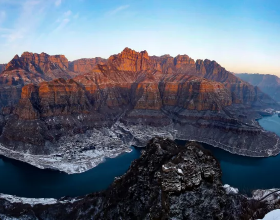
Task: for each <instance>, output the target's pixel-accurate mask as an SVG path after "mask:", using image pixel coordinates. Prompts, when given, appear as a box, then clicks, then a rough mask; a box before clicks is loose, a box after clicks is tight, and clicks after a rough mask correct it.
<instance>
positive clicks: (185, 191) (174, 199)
mask: <svg viewBox="0 0 280 220" xmlns="http://www.w3.org/2000/svg"><path fill="white" fill-rule="evenodd" d="M221 176H222V172H221V169H220V166H219V163H218V161H217V160H216V159H215V158H214V157H213V156H212V155H211V153H210V152H208V151H206V150H204V149H203V148H202V147H201V146H199V145H198V144H196V143H190V144H188V145H187V146H184V147H182V146H181V147H180V146H177V145H176V144H175V143H174V142H173V141H171V140H168V139H161V138H154V139H152V140H150V142H149V143H148V145H147V147H146V150H144V151H143V152H142V155H141V157H140V158H139V159H137V160H135V161H134V162H132V164H131V166H130V168H129V170H128V171H127V173H125V174H124V175H123V176H121V177H118V178H116V179H115V181H114V182H113V184H112V185H111V186H110V187H109V188H108V189H107V190H105V191H103V192H100V193H94V194H90V195H87V196H84V197H79V198H73V199H67V198H62V199H60V200H56V201H55V200H54V199H53V200H52V201H50V202H48V200H43V199H39V200H38V201H41V202H36V199H34V200H33V202H32V204H29V202H28V201H30V199H29V200H28V199H20V200H19V199H15V198H12V197H5V196H1V198H0V204H1V205H0V217H1V218H3V219H12V218H16V219H30V220H32V219H62V220H63V219H197V220H199V219H203V220H205V219H232V220H235V219H236V220H240V219H260V218H263V217H264V215H265V214H266V213H267V212H269V211H270V210H273V209H276V208H278V207H279V204H278V205H277V202H275V203H270V204H267V203H266V202H265V201H264V200H263V201H259V200H257V199H254V198H252V199H251V198H250V199H249V198H247V197H245V196H243V195H240V194H237V191H236V190H230V189H229V187H226V188H225V187H223V186H222V182H221ZM20 201H21V202H20ZM45 201H46V203H47V204H44V202H45Z"/></svg>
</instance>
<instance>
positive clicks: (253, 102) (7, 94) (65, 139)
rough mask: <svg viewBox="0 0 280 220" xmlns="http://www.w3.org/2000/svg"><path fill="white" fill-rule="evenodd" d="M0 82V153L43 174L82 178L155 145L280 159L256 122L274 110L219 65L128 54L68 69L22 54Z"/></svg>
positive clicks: (61, 60) (275, 143)
mask: <svg viewBox="0 0 280 220" xmlns="http://www.w3.org/2000/svg"><path fill="white" fill-rule="evenodd" d="M0 82H1V86H0V90H1V93H0V94H1V99H0V100H1V103H0V105H1V107H2V115H1V116H0V128H1V129H0V130H1V136H0V141H1V144H2V145H1V146H0V153H1V154H3V155H5V156H7V157H10V158H14V159H17V160H22V161H24V162H27V163H30V164H32V165H34V166H37V167H40V168H51V169H58V170H61V171H64V172H67V173H77V172H84V171H86V170H88V169H91V168H92V167H94V166H96V165H97V164H98V163H100V162H101V161H102V160H103V159H104V158H105V157H114V156H116V155H118V154H120V153H121V152H123V151H125V150H129V149H128V147H129V146H131V145H136V146H145V145H146V143H147V141H148V140H149V139H151V138H153V137H155V136H164V137H169V138H171V139H180V140H196V141H199V142H203V143H207V144H210V145H213V146H216V147H220V148H222V149H224V150H227V151H229V152H231V153H236V154H240V155H247V156H254V157H265V156H271V155H275V154H278V153H279V149H280V144H279V143H280V142H279V137H277V136H276V135H275V134H274V133H271V132H266V131H264V130H263V129H262V128H261V127H260V126H259V125H258V123H257V122H256V121H255V119H256V118H259V117H261V115H260V114H263V112H264V110H265V109H267V108H273V109H279V105H278V104H277V103H276V102H275V101H274V100H273V99H271V98H270V97H269V96H267V95H266V94H264V93H262V92H261V91H260V90H259V89H258V88H257V87H254V86H251V85H250V84H248V83H246V82H244V81H242V80H240V79H239V78H238V77H236V76H234V75H233V74H232V73H230V72H228V71H226V70H225V69H224V68H222V67H221V66H220V65H219V64H218V63H216V62H215V61H210V60H204V61H203V60H197V61H196V62H195V61H194V60H193V59H191V58H190V57H188V56H187V55H178V56H177V57H175V58H173V57H171V56H169V55H164V56H161V57H156V56H149V55H148V53H147V52H146V51H142V52H136V51H133V50H131V49H129V48H125V49H124V50H123V51H122V52H121V53H120V54H117V55H113V56H111V57H110V58H109V59H107V60H106V59H102V58H95V59H81V60H78V61H74V62H70V63H69V62H68V60H67V59H66V58H65V57H64V56H63V55H57V56H49V55H47V54H45V53H42V54H32V53H28V52H25V53H23V54H22V56H21V57H19V56H15V57H14V59H13V60H12V61H11V62H9V63H8V64H7V65H6V67H5V70H4V72H2V73H1V75H0Z"/></svg>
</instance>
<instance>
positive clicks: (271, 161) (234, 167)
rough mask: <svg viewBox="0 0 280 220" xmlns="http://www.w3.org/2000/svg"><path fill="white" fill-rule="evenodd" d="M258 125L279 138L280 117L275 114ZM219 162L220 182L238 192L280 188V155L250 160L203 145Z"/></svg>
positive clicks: (263, 119)
mask: <svg viewBox="0 0 280 220" xmlns="http://www.w3.org/2000/svg"><path fill="white" fill-rule="evenodd" d="M258 122H259V124H260V125H261V126H262V127H263V128H264V129H265V130H268V131H272V132H275V133H276V134H277V135H278V136H280V117H278V115H277V114H275V115H273V116H268V117H264V118H262V119H260V120H259V121H258ZM205 148H207V149H209V150H211V151H212V153H213V154H214V155H215V157H216V158H217V159H218V160H219V161H220V163H221V168H222V172H223V176H222V181H223V183H227V184H229V185H231V186H233V187H237V188H238V189H239V191H240V192H243V193H247V194H250V193H251V192H252V190H255V189H269V188H280V175H279V167H280V154H278V155H277V156H274V157H268V158H252V157H244V156H239V155H234V154H231V153H228V152H226V151H224V150H221V149H218V148H215V147H212V146H209V145H205Z"/></svg>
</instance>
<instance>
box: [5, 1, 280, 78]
mask: <svg viewBox="0 0 280 220" xmlns="http://www.w3.org/2000/svg"><path fill="white" fill-rule="evenodd" d="M125 47H130V48H132V49H134V50H137V51H141V50H147V51H148V53H149V54H150V55H163V54H170V55H172V56H176V55H178V54H188V55H189V56H190V57H192V58H194V59H206V58H208V59H211V60H216V61H217V62H218V63H220V64H221V65H222V66H224V67H226V69H228V70H229V71H232V72H250V73H254V72H258V73H269V74H277V75H280V2H279V0H231V1H230V0H229V1H228V0H225V1H222V0H192V1H191V0H168V1H165V0H111V1H110V0H0V63H7V62H8V61H9V60H11V59H12V58H13V56H14V55H15V54H19V55H20V54H22V53H23V52H24V51H30V52H36V53H41V52H46V53H48V54H51V55H54V54H64V55H66V57H67V58H68V59H69V60H74V59H79V58H91V57H96V56H101V57H104V58H108V57H109V56H110V55H112V54H116V53H119V52H121V51H122V50H123V49H124V48H125Z"/></svg>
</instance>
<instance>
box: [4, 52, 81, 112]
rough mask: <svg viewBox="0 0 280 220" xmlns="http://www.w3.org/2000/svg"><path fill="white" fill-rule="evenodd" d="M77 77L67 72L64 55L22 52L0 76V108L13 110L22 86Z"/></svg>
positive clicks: (67, 67) (66, 61) (6, 66)
mask: <svg viewBox="0 0 280 220" xmlns="http://www.w3.org/2000/svg"><path fill="white" fill-rule="evenodd" d="M0 68H1V67H0ZM0 70H1V69H0ZM0 72H2V71H0ZM77 75H78V73H75V72H72V71H70V70H69V66H68V60H67V59H66V57H65V56H64V55H55V56H50V55H48V54H46V53H41V54H36V53H34V54H33V53H29V52H24V53H23V54H22V55H21V56H20V57H19V56H18V55H16V56H15V57H14V58H13V59H12V60H11V61H10V62H9V63H8V64H7V65H5V69H4V70H3V72H2V73H1V74H0V91H1V99H0V108H3V107H6V109H4V111H5V112H7V111H10V110H7V108H8V109H10V108H13V107H14V105H15V104H16V103H18V102H19V99H20V97H21V95H20V93H21V89H22V87H23V86H24V85H27V84H30V83H33V84H39V83H41V82H45V81H50V80H53V79H56V78H64V79H70V78H72V77H75V76H77Z"/></svg>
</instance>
